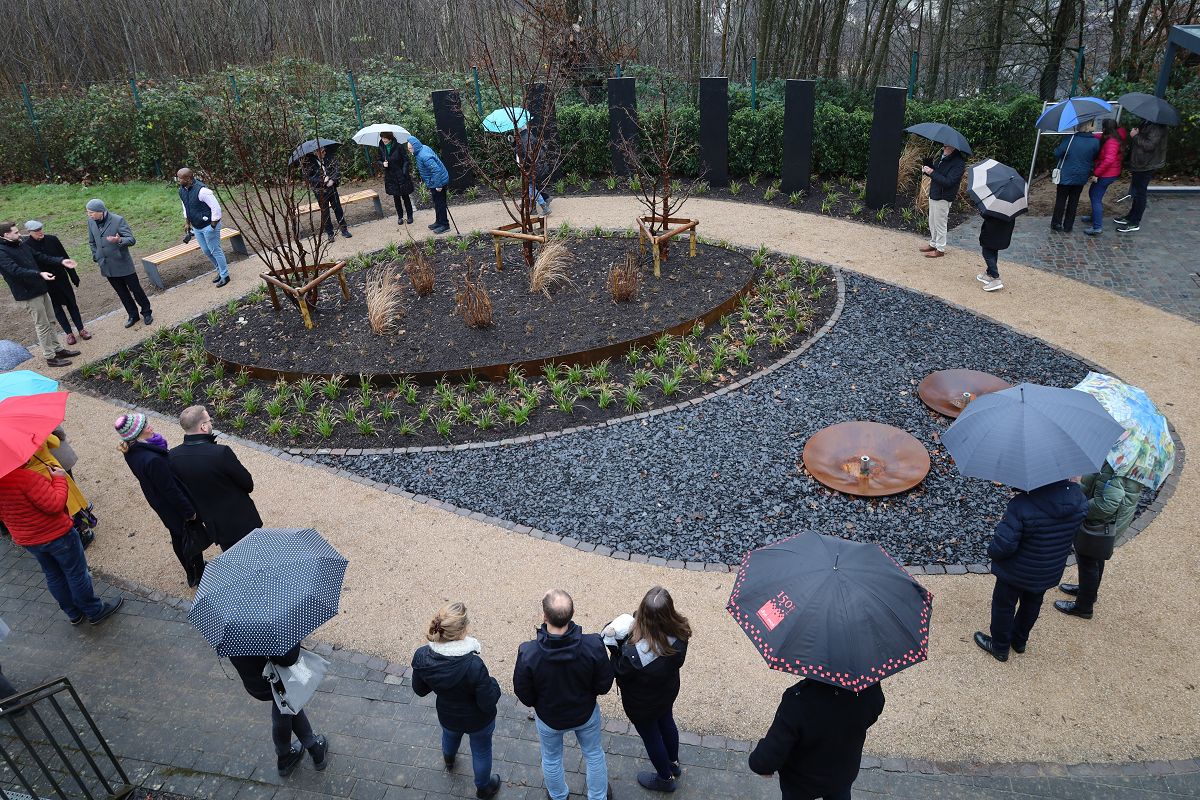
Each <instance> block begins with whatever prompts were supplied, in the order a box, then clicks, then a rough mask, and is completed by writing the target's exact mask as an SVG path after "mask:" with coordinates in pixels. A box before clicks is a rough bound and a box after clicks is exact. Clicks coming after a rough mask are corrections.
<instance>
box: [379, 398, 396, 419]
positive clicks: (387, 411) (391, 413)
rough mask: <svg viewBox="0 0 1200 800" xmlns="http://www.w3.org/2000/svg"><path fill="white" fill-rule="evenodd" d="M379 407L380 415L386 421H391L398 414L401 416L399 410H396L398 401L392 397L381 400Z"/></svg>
mask: <svg viewBox="0 0 1200 800" xmlns="http://www.w3.org/2000/svg"><path fill="white" fill-rule="evenodd" d="M378 409H379V417H380V419H382V420H383V421H384V422H391V421H392V420H394V419H395V418H396V417H397V416H399V412H398V411H397V410H396V401H395V400H394V399H392V398H391V397H385V398H383V399H382V400H380V401H379V405H378Z"/></svg>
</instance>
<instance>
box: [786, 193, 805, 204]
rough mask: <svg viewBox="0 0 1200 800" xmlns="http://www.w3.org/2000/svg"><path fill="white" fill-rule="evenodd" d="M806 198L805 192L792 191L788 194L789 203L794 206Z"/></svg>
mask: <svg viewBox="0 0 1200 800" xmlns="http://www.w3.org/2000/svg"><path fill="white" fill-rule="evenodd" d="M803 199H804V193H803V192H792V193H791V194H789V195H788V203H789V204H791V205H793V206H798V205H800V201H801V200H803Z"/></svg>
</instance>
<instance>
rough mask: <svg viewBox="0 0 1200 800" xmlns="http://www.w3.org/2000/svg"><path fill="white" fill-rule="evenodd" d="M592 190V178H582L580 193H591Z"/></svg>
mask: <svg viewBox="0 0 1200 800" xmlns="http://www.w3.org/2000/svg"><path fill="white" fill-rule="evenodd" d="M591 190H592V181H591V179H590V178H580V180H579V191H581V192H590V191H591Z"/></svg>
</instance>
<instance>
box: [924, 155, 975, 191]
mask: <svg viewBox="0 0 1200 800" xmlns="http://www.w3.org/2000/svg"><path fill="white" fill-rule="evenodd" d="M966 170H967V160H966V159H965V158H963V154H962V153H960V152H958V151H957V150H955V151H954V152H953V153H951V154H950V155H948V156H943V157H941V158H939V159H938V161H937V163H936V164H934V165H933V174H932V175H930V176H929V199H930V200H951V201H952V200H954V198H956V197H958V185H959V184H960V183H962V177H963V173H964V172H966Z"/></svg>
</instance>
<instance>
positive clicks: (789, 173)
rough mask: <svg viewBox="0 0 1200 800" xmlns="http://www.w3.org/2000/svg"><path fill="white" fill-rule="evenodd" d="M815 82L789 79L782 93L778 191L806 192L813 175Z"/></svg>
mask: <svg viewBox="0 0 1200 800" xmlns="http://www.w3.org/2000/svg"><path fill="white" fill-rule="evenodd" d="M816 87H817V82H816V81H800V80H794V79H789V80H788V82H787V84H786V88H785V89H784V94H783V165H782V171H781V172H780V183H779V189H780V191H781V192H783V193H784V194H791V193H792V192H799V191H808V187H809V185H810V183H811V176H812V144H813V117H814V116H815V114H816V110H817V90H816Z"/></svg>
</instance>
